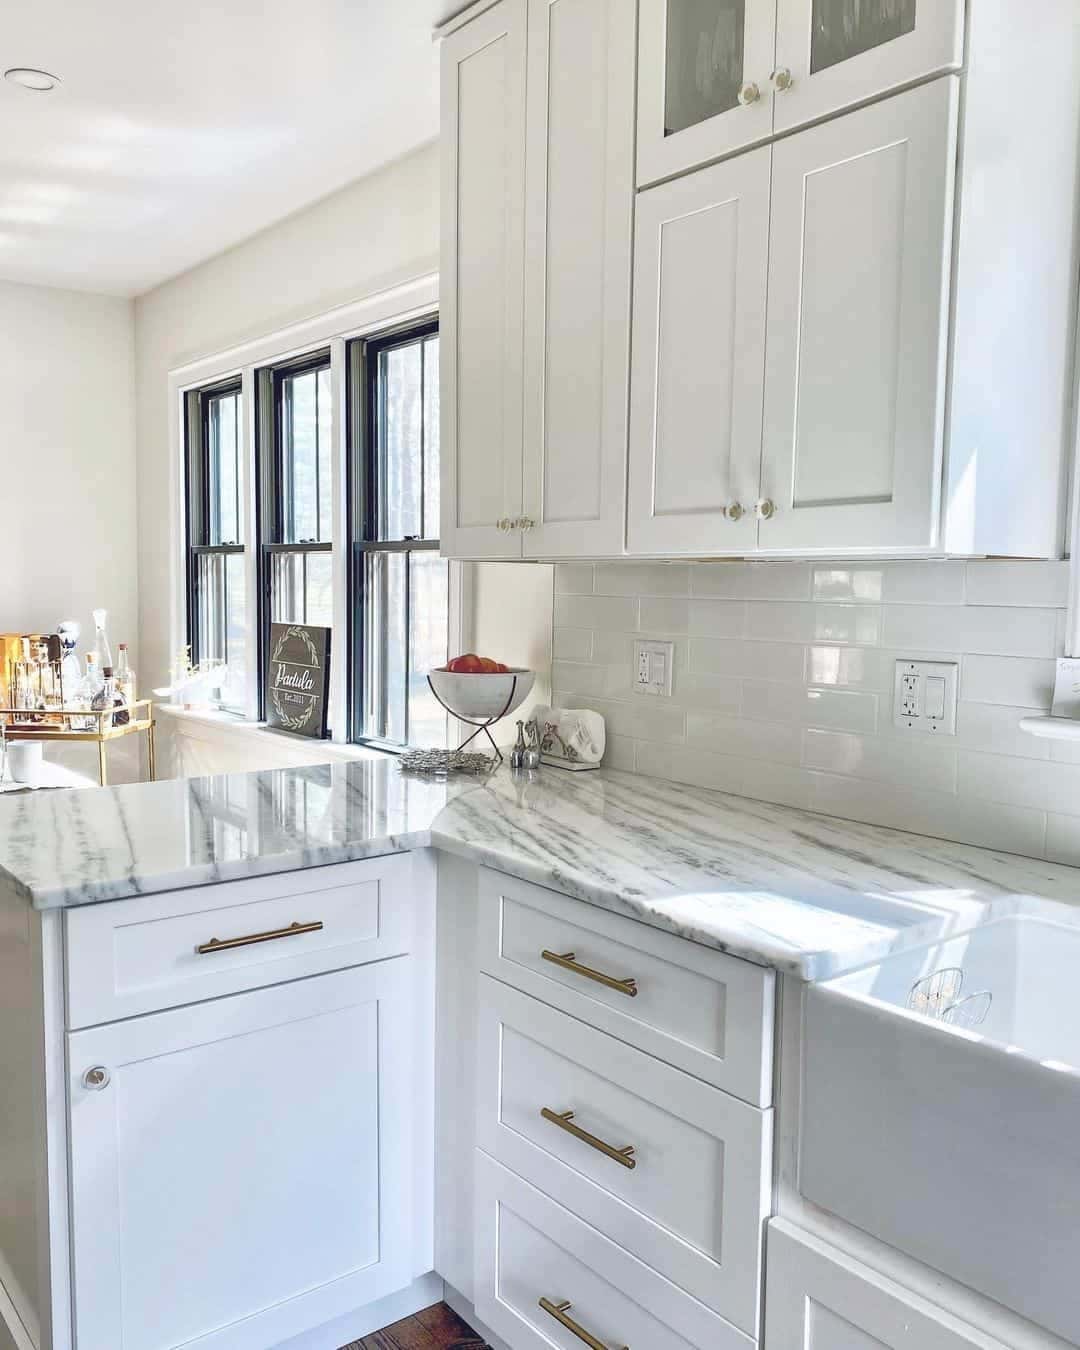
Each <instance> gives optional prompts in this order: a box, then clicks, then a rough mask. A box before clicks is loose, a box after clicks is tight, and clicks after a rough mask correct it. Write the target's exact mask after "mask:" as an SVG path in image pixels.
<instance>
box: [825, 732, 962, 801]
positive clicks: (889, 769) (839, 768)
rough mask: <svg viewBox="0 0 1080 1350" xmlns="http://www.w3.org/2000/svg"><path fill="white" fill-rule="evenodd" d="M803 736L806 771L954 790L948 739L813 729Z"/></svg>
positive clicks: (952, 749) (953, 758) (953, 765)
mask: <svg viewBox="0 0 1080 1350" xmlns="http://www.w3.org/2000/svg"><path fill="white" fill-rule="evenodd" d="M803 735H804V740H803V764H804V765H805V766H806V767H807V768H809V769H824V770H826V771H827V772H829V773H839V774H847V775H850V776H852V777H855V778H874V779H879V780H880V781H882V782H885V783H903V784H907V785H909V786H911V787H924V788H927V789H930V790H932V791H936V792H955V791H956V747H955V745H953V744H951V743H950V742H949V741H947V740H941V741H934V740H932V739H931V738H930V737H926V736H911V737H909V738H908V739H906V740H900V739H888V738H882V737H880V736H856V735H853V734H852V733H850V732H842V731H820V730H817V729H814V728H810V729H808V730H807V731H805V732H804V733H803Z"/></svg>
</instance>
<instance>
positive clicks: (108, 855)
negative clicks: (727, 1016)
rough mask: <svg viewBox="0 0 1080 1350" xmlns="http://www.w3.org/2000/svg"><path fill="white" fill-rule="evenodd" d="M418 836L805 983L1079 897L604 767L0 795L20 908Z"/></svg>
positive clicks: (291, 776) (939, 846) (1026, 876)
mask: <svg viewBox="0 0 1080 1350" xmlns="http://www.w3.org/2000/svg"><path fill="white" fill-rule="evenodd" d="M428 846H433V847H436V848H441V849H445V850H448V851H450V852H452V853H456V854H459V855H461V856H462V857H465V858H469V859H472V860H474V861H476V862H479V863H485V864H488V865H489V866H491V867H495V868H498V869H499V870H501V871H503V872H506V873H509V874H510V875H512V876H516V877H521V878H524V879H525V880H528V881H534V882H538V883H539V884H541V885H543V886H550V887H552V888H554V889H555V890H558V891H561V892H563V893H564V894H568V895H572V896H576V897H578V898H580V899H582V900H585V901H588V902H589V903H590V904H594V905H599V906H601V907H602V908H604V909H609V910H613V911H616V912H617V913H620V914H625V915H629V916H630V917H632V918H635V919H639V920H641V921H642V922H644V923H648V924H652V925H653V926H654V927H657V928H663V929H666V930H668V931H669V932H673V933H677V934H679V935H680V936H682V937H686V938H690V939H691V940H692V941H695V942H700V943H703V944H705V945H706V946H710V947H714V948H716V949H718V950H720V951H725V952H730V953H731V954H733V955H735V956H740V957H744V958H746V959H747V960H750V961H756V962H758V963H759V964H762V965H769V966H773V967H775V968H776V969H778V970H781V971H784V972H786V973H789V974H794V975H798V976H800V977H802V978H804V979H821V978H823V977H825V976H829V975H834V974H837V973H838V972H839V971H842V970H847V969H850V968H851V967H853V966H856V965H860V964H862V963H864V962H867V961H874V960H878V959H879V958H880V957H882V956H884V955H885V954H887V953H888V952H890V951H895V950H897V949H899V948H901V947H910V946H913V945H917V944H919V943H922V942H927V941H931V940H933V939H935V938H938V937H941V936H943V935H946V934H948V933H955V932H963V931H965V930H967V929H970V928H972V927H974V926H976V925H977V924H978V923H981V922H984V921H985V920H986V919H988V918H991V917H996V916H997V915H999V914H1002V913H1008V912H1013V911H1014V910H1015V909H1017V908H1018V907H1024V906H1028V905H1038V904H1039V902H1041V901H1067V902H1075V901H1076V900H1077V899H1078V898H1080V869H1074V868H1070V867H1064V866H1061V865H1059V864H1055V863H1049V862H1043V861H1039V860H1037V859H1031V858H1022V857H1018V856H1016V855H1013V854H1007V853H996V852H994V851H992V850H989V849H982V848H973V847H969V846H967V845H963V844H951V843H947V842H944V841H942V840H938V839H928V838H923V837H921V836H919V835H912V834H904V833H901V832H899V831H895V830H887V829H882V828H879V827H877V826H872V825H859V824H853V823H851V822H848V821H842V820H835V819H833V818H831V817H827V816H818V815H813V814H811V813H809V812H806V811H799V810H795V809H793V808H790V807H783V806H773V805H770V804H768V803H765V802H756V801H750V800H748V799H746V798H742V797H733V796H729V795H728V794H725V793H721V792H711V791H707V790H705V789H701V788H694V787H687V786H682V785H680V784H677V783H669V782H666V781H664V780H662V779H655V778H645V777H642V776H639V775H637V774H629V773H617V772H613V771H607V770H602V771H600V772H597V773H591V774H569V773H563V772H561V771H559V770H558V769H551V768H546V769H541V770H540V771H539V772H538V773H536V774H535V775H533V776H531V777H521V776H515V775H512V774H511V773H510V771H509V769H507V768H506V767H503V768H502V769H500V770H499V771H498V772H497V773H496V774H495V775H493V777H491V778H490V779H488V780H487V781H481V782H478V781H476V780H475V779H454V780H452V781H451V782H449V783H434V782H428V781H426V780H423V779H418V778H413V777H409V776H408V775H405V774H402V773H401V772H400V770H399V768H398V766H397V763H396V761H394V760H393V759H391V758H387V759H382V760H361V761H355V762H346V763H335V764H326V765H318V766H316V767H312V768H295V769H272V770H266V771H262V772H258V773H244V774H227V775H220V776H215V777H209V778H191V779H180V780H175V781H169V782H161V783H146V784H136V785H131V786H126V787H116V788H100V789H91V790H87V791H83V792H71V793H51V794H49V795H47V796H46V795H44V794H35V795H33V796H25V797H18V798H8V799H6V800H2V801H0V875H2V876H5V877H6V878H7V879H8V880H9V881H10V882H11V883H12V884H13V885H14V887H15V889H16V890H17V891H18V892H19V894H21V895H22V896H24V897H25V898H26V899H27V900H28V901H29V902H30V903H31V904H32V905H33V906H34V907H35V908H37V909H52V908H58V907H65V906H70V905H84V904H92V903H95V902H98V901H103V900H115V899H120V898H125V897H129V896H134V895H145V894H150V893H153V892H157V891H167V890H174V889H176V888H178V887H186V886H198V885H205V884H208V883H210V882H219V881H232V880H236V879H239V878H242V877H251V876H260V875H265V874H268V873H273V872H286V871H291V870H296V869H300V868H305V867H316V866H320V865H322V864H325V863H335V862H346V861H350V860H354V859H357V858H367V857H373V856H375V855H377V854H380V853H389V852H402V851H407V850H409V849H414V848H423V847H428ZM1072 916H1073V917H1074V918H1075V919H1076V921H1077V922H1080V909H1076V910H1073V911H1072Z"/></svg>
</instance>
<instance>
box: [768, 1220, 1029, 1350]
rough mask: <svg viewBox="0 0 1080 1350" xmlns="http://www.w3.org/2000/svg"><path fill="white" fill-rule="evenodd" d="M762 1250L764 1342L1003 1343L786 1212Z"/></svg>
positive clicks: (872, 1347)
mask: <svg viewBox="0 0 1080 1350" xmlns="http://www.w3.org/2000/svg"><path fill="white" fill-rule="evenodd" d="M766 1252H767V1260H768V1266H767V1276H766V1300H765V1347H764V1350H796V1347H798V1348H799V1350H1008V1347H1007V1346H1006V1345H1004V1343H1002V1342H999V1341H996V1340H994V1339H993V1337H991V1336H987V1335H986V1334H985V1333H983V1332H981V1331H976V1330H975V1329H974V1328H973V1327H969V1326H967V1325H965V1324H964V1323H963V1322H960V1321H958V1320H957V1319H956V1318H955V1317H953V1316H951V1315H950V1314H949V1313H947V1312H945V1310H944V1309H942V1308H939V1307H937V1306H936V1305H935V1304H933V1303H930V1302H928V1301H927V1300H926V1299H923V1298H920V1297H919V1296H918V1295H917V1294H913V1293H910V1292H909V1291H908V1290H906V1289H903V1288H901V1287H900V1286H899V1285H897V1284H895V1283H893V1281H892V1280H889V1279H886V1278H885V1277H884V1276H882V1275H879V1274H878V1273H877V1272H876V1271H874V1270H871V1269H870V1267H869V1266H864V1265H863V1264H862V1263H861V1262H860V1261H856V1260H854V1259H853V1258H851V1257H850V1256H848V1255H846V1254H845V1253H843V1252H841V1251H839V1250H837V1249H836V1248H834V1247H831V1246H829V1244H828V1243H825V1242H822V1241H821V1240H820V1239H819V1238H816V1237H813V1236H812V1235H811V1234H809V1233H804V1232H802V1231H801V1230H800V1229H798V1228H795V1227H793V1226H792V1225H791V1224H789V1223H787V1222H785V1221H784V1220H783V1219H774V1220H773V1221H772V1222H771V1223H770V1224H769V1226H768V1234H767V1239H766Z"/></svg>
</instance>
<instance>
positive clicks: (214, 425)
mask: <svg viewBox="0 0 1080 1350" xmlns="http://www.w3.org/2000/svg"><path fill="white" fill-rule="evenodd" d="M206 434H207V452H208V469H209V495H210V521H209V538H208V539H207V541H206V542H207V543H208V544H239V543H240V542H241V539H240V395H239V394H235V393H234V394H220V395H217V396H215V397H213V398H210V399H208V400H207V406H206Z"/></svg>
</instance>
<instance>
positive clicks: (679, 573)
mask: <svg viewBox="0 0 1080 1350" xmlns="http://www.w3.org/2000/svg"><path fill="white" fill-rule="evenodd" d="M593 589H594V590H595V591H596V594H597V595H689V594H690V568H689V564H687V563H637V562H613V563H597V564H596V576H595V580H594V584H593Z"/></svg>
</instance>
